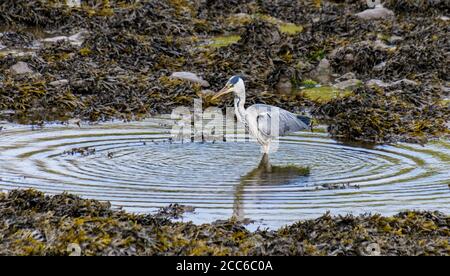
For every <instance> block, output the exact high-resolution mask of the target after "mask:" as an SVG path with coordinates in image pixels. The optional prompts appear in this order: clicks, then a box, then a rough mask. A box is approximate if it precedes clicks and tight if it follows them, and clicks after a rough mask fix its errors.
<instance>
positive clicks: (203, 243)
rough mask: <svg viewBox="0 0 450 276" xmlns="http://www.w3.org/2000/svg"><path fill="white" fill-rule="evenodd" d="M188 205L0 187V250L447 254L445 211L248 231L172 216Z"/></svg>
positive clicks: (449, 233)
mask: <svg viewBox="0 0 450 276" xmlns="http://www.w3.org/2000/svg"><path fill="white" fill-rule="evenodd" d="M185 210H190V208H188V209H186V208H184V207H182V206H178V205H172V206H168V207H166V208H164V209H163V211H162V212H157V213H155V214H147V215H136V214H131V213H127V212H124V211H122V210H112V209H111V206H110V204H109V203H108V202H100V201H96V200H90V199H82V198H80V197H78V196H74V195H70V194H58V195H54V196H49V195H44V194H43V193H41V192H38V191H36V190H12V191H9V192H7V193H0V255H107V256H110V255H185V256H187V255H216V256H220V255H237V256H242V255H256V256H262V255H283V256H285V255H373V254H376V255H449V254H450V246H449V243H448V239H449V237H450V230H449V225H450V217H449V216H448V215H445V214H442V213H439V212H420V211H405V212H402V213H399V214H396V215H394V216H389V217H384V216H381V215H378V214H365V215H360V216H352V215H346V216H331V215H330V214H329V213H327V214H324V215H322V216H321V217H319V218H316V219H310V220H300V221H299V222H297V223H294V224H292V225H289V226H285V227H283V228H280V229H278V230H261V229H258V230H256V231H253V232H251V231H249V230H247V229H246V228H245V226H244V225H243V224H242V222H240V221H237V220H236V219H234V218H230V219H228V220H221V221H216V222H213V223H208V224H202V225H195V224H192V223H191V222H174V221H172V220H171V219H172V218H173V215H174V214H175V215H176V216H178V215H179V214H180V211H181V212H183V211H185Z"/></svg>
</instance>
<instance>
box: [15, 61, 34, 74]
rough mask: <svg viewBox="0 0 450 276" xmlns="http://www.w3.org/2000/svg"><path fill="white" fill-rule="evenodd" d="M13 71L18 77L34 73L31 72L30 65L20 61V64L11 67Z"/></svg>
mask: <svg viewBox="0 0 450 276" xmlns="http://www.w3.org/2000/svg"><path fill="white" fill-rule="evenodd" d="M11 71H12V72H13V73H15V74H18V75H21V74H32V73H34V72H33V70H31V68H30V67H29V66H28V64H27V63H25V62H23V61H19V62H18V63H16V64H14V65H13V66H11Z"/></svg>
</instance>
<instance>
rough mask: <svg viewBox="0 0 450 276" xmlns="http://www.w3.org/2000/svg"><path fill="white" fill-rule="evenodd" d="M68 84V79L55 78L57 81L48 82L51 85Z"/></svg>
mask: <svg viewBox="0 0 450 276" xmlns="http://www.w3.org/2000/svg"><path fill="white" fill-rule="evenodd" d="M67 84H69V81H68V80H57V81H52V82H50V83H49V85H51V86H64V85H67Z"/></svg>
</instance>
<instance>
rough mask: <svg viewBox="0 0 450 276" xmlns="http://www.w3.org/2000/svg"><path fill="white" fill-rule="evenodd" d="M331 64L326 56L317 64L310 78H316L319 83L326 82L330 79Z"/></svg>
mask: <svg viewBox="0 0 450 276" xmlns="http://www.w3.org/2000/svg"><path fill="white" fill-rule="evenodd" d="M331 75H332V71H331V65H330V61H329V60H328V59H326V58H324V59H322V60H321V61H320V62H319V65H317V68H316V69H315V70H314V71H313V73H312V78H313V79H315V80H317V81H318V82H319V83H322V84H327V83H330V81H331Z"/></svg>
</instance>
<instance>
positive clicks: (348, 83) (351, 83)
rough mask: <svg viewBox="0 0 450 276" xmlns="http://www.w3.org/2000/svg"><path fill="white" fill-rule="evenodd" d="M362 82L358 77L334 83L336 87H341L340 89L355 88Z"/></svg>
mask: <svg viewBox="0 0 450 276" xmlns="http://www.w3.org/2000/svg"><path fill="white" fill-rule="evenodd" d="M361 84H362V82H361V81H360V80H358V79H349V80H345V81H341V82H338V83H336V84H334V85H333V87H334V88H336V89H340V90H353V89H355V88H357V87H358V86H360V85H361Z"/></svg>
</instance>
